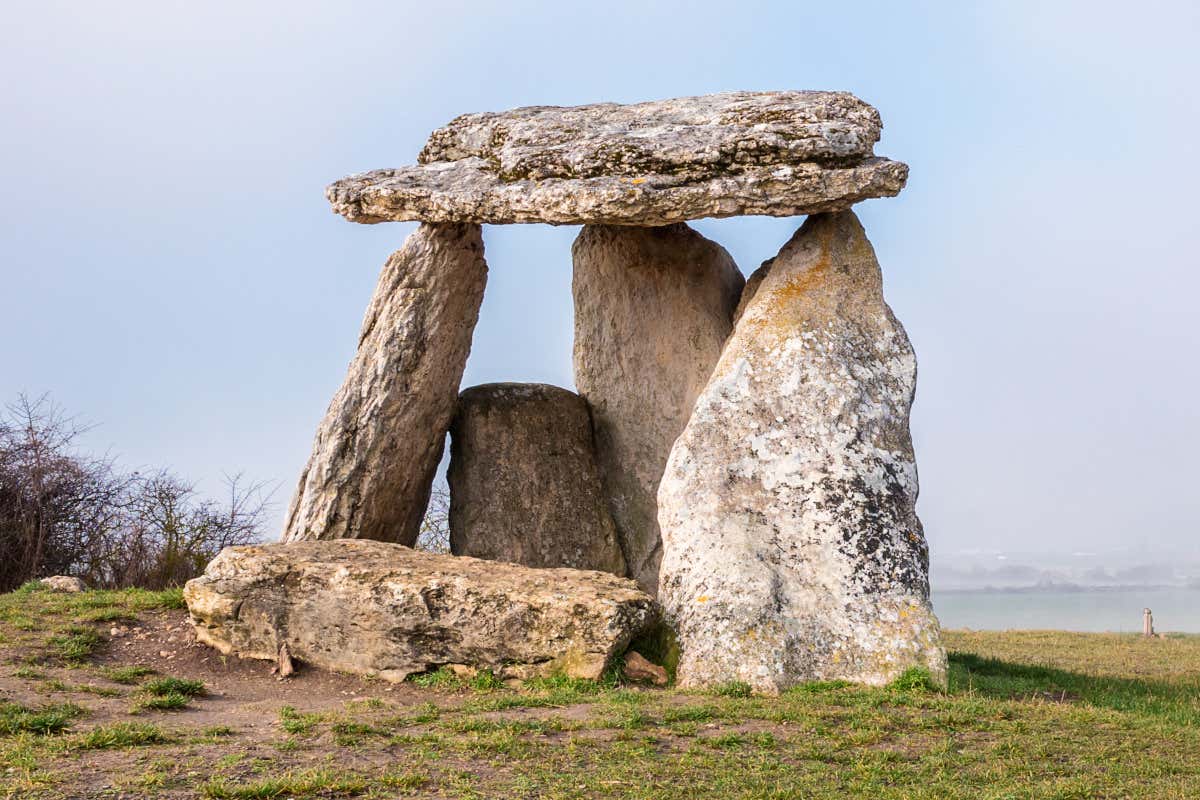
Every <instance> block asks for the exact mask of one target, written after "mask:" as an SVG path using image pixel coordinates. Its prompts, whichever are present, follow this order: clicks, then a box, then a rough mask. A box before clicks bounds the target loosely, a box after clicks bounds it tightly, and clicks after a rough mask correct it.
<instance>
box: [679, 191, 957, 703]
mask: <svg viewBox="0 0 1200 800" xmlns="http://www.w3.org/2000/svg"><path fill="white" fill-rule="evenodd" d="M757 287H758V288H757V291H756V292H754V294H753V297H752V298H751V299H750V301H749V303H748V304H747V306H746V308H745V309H744V311H743V314H742V317H741V319H739V320H738V322H737V325H736V327H735V328H734V332H733V334H732V335H731V336H730V337H729V341H728V342H727V343H726V345H725V350H724V352H723V353H722V355H721V360H720V361H719V362H718V364H717V366H716V368H715V369H714V371H713V374H712V378H711V379H710V381H709V382H708V385H707V386H706V387H705V389H704V391H703V393H702V394H701V395H700V398H699V399H698V400H697V402H696V408H695V411H694V412H693V414H692V417H691V419H690V420H689V422H688V424H687V427H686V428H685V429H684V431H683V433H682V434H681V435H680V436H679V439H678V440H677V441H676V443H675V446H674V448H673V449H672V451H671V455H670V459H669V461H668V463H667V468H666V471H665V474H664V475H663V479H662V483H661V485H660V487H659V493H658V508H659V523H660V526H661V528H662V542H663V558H662V568H661V571H660V575H659V597H660V598H661V600H662V603H663V606H664V610H665V612H666V615H667V619H668V621H669V622H670V623H671V624H672V625H673V626H674V628H675V631H676V634H677V636H678V644H679V648H680V660H679V666H678V680H679V682H680V684H681V685H682V686H692V687H696V686H713V685H718V684H721V683H725V682H728V681H744V682H745V683H748V684H750V685H751V686H752V687H754V688H755V689H756V690H759V691H763V692H778V691H782V690H784V689H787V688H788V687H790V686H793V685H795V684H798V683H803V682H806V681H814V680H835V679H842V680H850V681H855V682H861V683H866V684H873V685H881V684H885V683H888V682H889V681H891V680H893V679H895V678H896V677H898V676H899V675H900V674H902V673H903V672H904V671H905V670H906V669H908V668H909V667H924V668H925V669H927V670H929V672H930V673H931V675H932V676H933V678H934V680H935V681H937V682H939V683H944V682H945V673H946V657H945V653H944V651H943V650H942V646H941V642H940V631H939V627H938V621H937V619H936V617H934V615H933V610H932V608H931V606H930V603H929V576H928V567H929V560H928V550H927V548H926V544H925V537H924V534H923V532H922V529H921V523H920V520H919V519H918V518H917V514H916V509H915V504H916V499H917V470H916V465H915V463H914V458H913V449H912V439H911V436H910V434H909V411H910V408H911V405H912V400H913V391H914V387H915V382H916V367H917V365H916V359H915V357H914V355H913V350H912V346H911V345H910V344H909V340H908V337H907V336H906V335H905V333H904V329H903V328H902V327H901V326H900V323H899V322H897V321H896V318H895V317H894V316H893V315H892V312H891V309H889V308H888V306H887V304H886V303H885V302H884V299H883V290H882V279H881V274H880V269H879V264H878V262H877V261H876V260H875V253H874V250H873V249H872V247H871V244H870V242H869V241H867V238H866V235H865V233H864V231H863V228H862V225H861V224H859V221H858V219H857V217H855V215H854V213H853V212H850V211H844V212H841V213H839V214H828V215H818V216H813V217H809V218H808V220H806V221H805V223H804V225H803V226H802V227H801V228H800V230H799V231H797V233H796V234H795V236H793V237H792V239H791V241H789V242H788V243H787V244H786V245H785V246H784V247H783V249H782V250H781V251H780V253H779V255H778V256H776V257H775V259H774V260H773V261H772V262H769V265H768V266H767V268H766V271H765V273H764V274H763V275H761V276H760V278H759V281H758V282H757Z"/></svg>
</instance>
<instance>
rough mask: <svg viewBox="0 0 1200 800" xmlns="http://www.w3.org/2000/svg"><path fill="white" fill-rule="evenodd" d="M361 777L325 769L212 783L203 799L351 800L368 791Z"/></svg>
mask: <svg viewBox="0 0 1200 800" xmlns="http://www.w3.org/2000/svg"><path fill="white" fill-rule="evenodd" d="M367 785H368V784H367V782H366V781H365V780H364V779H363V778H360V777H354V776H348V775H346V774H345V773H344V772H342V771H341V770H334V769H323V770H306V771H303V772H290V773H287V774H285V775H280V776H277V777H273V778H262V779H258V780H253V781H247V782H244V783H232V782H230V781H228V780H225V779H215V780H212V781H209V782H208V783H206V784H205V785H204V786H203V787H202V788H201V793H202V795H203V796H204V797H208V798H212V799H213V800H260V798H272V797H297V798H299V797H314V796H319V797H352V796H354V795H360V794H362V793H363V792H365V791H366V789H367Z"/></svg>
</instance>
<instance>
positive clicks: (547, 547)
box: [448, 383, 625, 576]
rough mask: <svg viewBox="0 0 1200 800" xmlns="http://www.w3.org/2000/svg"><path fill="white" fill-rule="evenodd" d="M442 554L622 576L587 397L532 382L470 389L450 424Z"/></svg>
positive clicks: (622, 571)
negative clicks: (446, 548) (446, 545)
mask: <svg viewBox="0 0 1200 800" xmlns="http://www.w3.org/2000/svg"><path fill="white" fill-rule="evenodd" d="M448 478H449V483H450V552H452V553H455V554H456V555H467V556H475V557H476V558H486V559H492V560H495V561H510V562H513V563H515V564H524V565H526V566H530V567H573V568H575V569H594V570H601V571H603V572H611V573H613V574H615V575H621V576H624V575H625V559H624V558H623V557H622V555H621V548H620V545H619V544H618V543H617V530H616V527H615V526H614V525H613V521H612V517H611V515H610V514H609V510H608V503H607V502H606V500H605V497H604V491H603V489H602V487H601V483H600V473H599V470H598V469H597V467H596V453H595V448H594V447H593V444H592V421H591V416H590V415H589V413H588V407H587V403H585V402H584V400H583V398H582V397H580V396H579V395H577V394H575V393H574V392H571V391H567V390H566V389H560V388H559V387H557V386H547V385H545V384H539V383H532V384H530V383H491V384H485V385H483V386H473V387H471V388H470V389H467V390H465V391H464V392H463V393H462V394H461V395H460V396H459V399H458V411H457V413H456V414H455V417H454V422H453V423H452V424H451V426H450V471H449V475H448Z"/></svg>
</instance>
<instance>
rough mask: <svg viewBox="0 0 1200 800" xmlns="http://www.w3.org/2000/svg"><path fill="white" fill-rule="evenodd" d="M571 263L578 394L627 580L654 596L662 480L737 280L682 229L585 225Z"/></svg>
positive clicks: (710, 246)
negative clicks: (591, 429)
mask: <svg viewBox="0 0 1200 800" xmlns="http://www.w3.org/2000/svg"><path fill="white" fill-rule="evenodd" d="M572 256H573V259H574V264H575V272H574V280H573V283H572V289H573V293H574V296H575V384H576V386H577V387H578V388H579V392H580V394H582V395H583V396H584V398H586V399H587V401H588V403H589V404H590V405H591V408H592V419H593V424H594V426H595V431H596V451H597V455H598V458H599V462H600V467H601V471H602V474H603V476H604V483H605V491H606V493H607V496H608V498H609V502H610V504H611V507H612V513H613V518H614V519H615V521H616V523H617V529H618V531H619V532H620V535H621V546H622V549H623V550H624V553H625V560H626V563H627V564H628V565H629V574H630V576H631V577H633V578H634V579H636V580H637V581H638V584H639V585H640V586H642V588H644V589H646V591H648V592H650V593H651V594H654V592H655V590H656V586H657V583H658V562H659V558H660V556H661V549H660V546H659V532H658V506H657V500H656V495H657V493H658V481H659V479H660V478H661V477H662V472H663V468H664V467H665V466H666V463H667V455H668V453H670V450H671V445H672V444H673V443H674V441H675V438H676V437H677V436H678V435H679V434H680V432H681V431H682V430H683V427H684V425H685V424H686V423H687V420H688V417H689V416H690V415H691V412H692V406H693V405H694V404H695V401H696V397H697V396H698V395H699V394H700V391H701V390H702V389H703V388H704V386H705V384H706V383H707V382H708V378H709V375H710V374H711V373H712V368H713V366H714V365H715V364H716V363H717V359H718V358H719V357H720V355H721V347H722V346H723V345H724V343H725V339H726V338H727V337H728V336H729V332H730V330H731V324H730V315H731V314H732V312H733V308H734V306H735V305H736V304H737V301H738V297H739V295H740V293H741V289H742V283H743V279H742V275H741V273H740V272H739V271H738V269H737V265H736V264H734V263H733V259H732V258H730V256H729V254H728V253H727V252H725V249H724V248H723V247H721V246H720V245H718V244H716V243H715V242H712V241H709V240H708V239H706V238H704V237H703V236H701V235H700V234H699V233H697V232H696V231H694V230H692V229H691V228H689V227H688V226H687V225H686V224H683V223H679V224H676V225H669V226H664V227H658V228H638V227H618V226H587V227H585V228H584V229H583V231H581V232H580V234H579V237H578V238H577V239H576V240H575V244H574V246H573V247H572Z"/></svg>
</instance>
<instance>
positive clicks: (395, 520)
mask: <svg viewBox="0 0 1200 800" xmlns="http://www.w3.org/2000/svg"><path fill="white" fill-rule="evenodd" d="M486 282H487V264H486V263H485V262H484V260H483V239H482V237H481V235H480V229H479V226H478V225H469V224H436V225H435V224H422V225H421V226H420V227H419V228H417V230H416V231H414V232H413V234H412V235H411V236H409V237H408V240H407V241H405V243H404V246H403V247H402V248H401V249H400V250H398V251H396V252H395V253H393V254H392V256H391V257H390V258H389V259H388V260H387V263H386V264H384V267H383V272H382V274H381V275H380V276H379V284H378V286H377V287H376V289H375V295H374V297H372V298H371V305H370V306H369V307H368V308H367V314H366V318H365V319H364V320H363V326H362V332H361V333H360V334H359V337H358V352H357V353H356V354H355V356H354V360H353V361H351V362H350V368H349V370H348V371H347V373H346V380H345V381H344V382H343V383H342V387H341V388H340V389H339V390H338V392H337V394H336V395H334V398H333V401H332V402H331V403H330V404H329V410H328V411H326V412H325V419H324V420H322V421H321V425H320V427H318V428H317V435H316V440H315V441H314V443H313V451H312V456H311V457H310V458H309V460H308V465H307V466H306V467H305V468H304V472H303V474H301V476H300V484H299V486H298V487H297V488H296V493H295V495H294V496H293V497H292V502H291V505H290V507H289V509H288V516H287V522H286V524H285V526H284V531H283V537H282V538H283V541H285V542H294V541H302V540H308V539H379V540H382V541H388V542H399V543H400V544H406V545H411V544H412V543H413V542H415V541H416V538H417V534H418V533H419V532H420V526H421V519H422V518H423V516H424V514H425V506H426V504H427V503H428V502H429V490H430V487H431V486H432V484H433V476H434V472H435V471H436V470H437V465H438V462H439V461H440V460H441V457H442V448H443V447H444V445H445V440H446V431H447V429H448V428H449V427H450V420H451V418H452V417H453V416H454V409H455V405H456V404H457V402H458V385H459V381H461V380H462V373H463V368H464V367H465V366H466V363H467V355H468V354H469V353H470V351H471V334H472V332H473V331H474V329H475V322H476V320H477V319H478V318H479V304H480V303H481V302H482V301H483V287H484V284H485V283H486Z"/></svg>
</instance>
